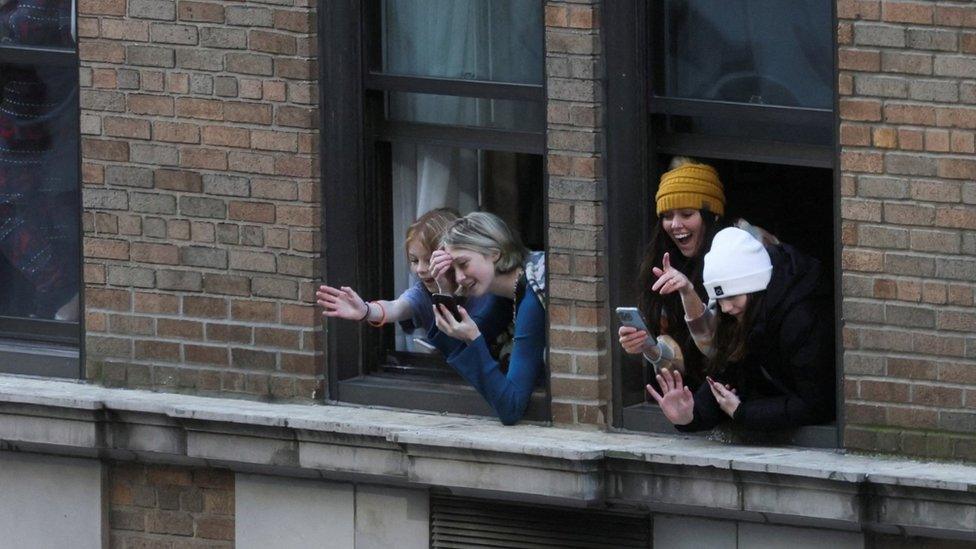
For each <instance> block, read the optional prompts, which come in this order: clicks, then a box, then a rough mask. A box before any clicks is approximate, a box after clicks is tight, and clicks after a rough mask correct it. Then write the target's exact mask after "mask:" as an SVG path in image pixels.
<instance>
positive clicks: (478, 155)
mask: <svg viewBox="0 0 976 549" xmlns="http://www.w3.org/2000/svg"><path fill="white" fill-rule="evenodd" d="M382 13H383V35H384V40H383V48H384V51H383V71H384V72H385V73H388V74H401V75H413V76H430V77H439V78H454V79H475V80H492V81H504V82H519V83H536V84H537V83H541V82H542V78H543V70H542V30H543V24H542V13H541V2H536V1H526V0H386V1H385V2H384V8H383V10H382ZM388 108H389V112H388V116H389V117H390V118H391V119H396V120H406V121H414V122H422V123H428V124H450V125H460V126H494V127H499V126H501V127H510V128H511V127H518V124H519V123H524V122H523V120H524V119H525V113H524V112H521V113H520V112H519V109H518V108H516V107H515V104H513V103H512V102H503V101H492V100H487V99H478V98H470V97H455V96H438V95H425V94H413V93H396V94H390V97H389V104H388ZM392 156H393V158H392V160H393V162H392V169H393V173H392V183H393V212H394V220H393V221H394V222H393V233H394V234H393V238H394V241H395V242H402V241H403V236H404V233H405V232H406V229H407V227H409V225H410V224H411V223H413V221H414V220H415V219H416V218H417V217H419V216H420V215H422V214H424V213H425V212H427V211H429V210H432V209H434V208H440V207H452V208H456V209H457V210H458V211H459V212H460V213H462V214H465V213H467V212H470V211H474V210H477V209H478V208H479V206H480V205H481V196H482V189H483V184H484V183H483V182H484V173H485V170H484V164H485V161H484V153H482V152H480V151H477V150H473V149H460V148H453V147H444V146H434V145H429V144H417V143H409V142H394V143H393V146H392ZM394 257H395V260H394V269H395V270H394V273H395V276H394V280H395V289H396V291H397V294H398V295H399V293H400V292H402V291H403V290H405V289H407V288H408V287H409V286H410V285H411V284H413V283H414V282H415V281H414V280H413V277H412V276H411V275H410V269H409V266H408V265H407V262H406V258H405V257H404V254H402V253H396V254H394ZM418 335H419V334H418ZM397 349H400V350H411V351H416V352H422V349H421V348H418V347H417V346H416V345H414V344H413V342H412V337H411V336H410V335H409V334H404V333H403V332H402V331H401V330H400V329H399V327H398V328H397Z"/></svg>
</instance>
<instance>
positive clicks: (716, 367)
mask: <svg viewBox="0 0 976 549" xmlns="http://www.w3.org/2000/svg"><path fill="white" fill-rule="evenodd" d="M765 300H766V290H763V291H761V292H754V293H751V294H747V296H746V310H745V313H744V314H743V315H742V321H739V320H737V319H736V318H735V317H734V316H732V315H727V314H725V313H723V312H721V311H718V328H717V330H716V332H715V351H716V352H715V356H713V357H712V359H711V360H709V361H708V364H707V365H706V366H705V373H706V374H708V375H710V376H714V375H718V374H720V373H722V371H723V370H725V367H726V366H727V365H728V363H729V362H738V361H740V360H742V359H743V358H745V356H746V354H747V353H748V352H749V346H748V343H749V334H750V333H751V332H752V327H753V326H755V324H756V317H757V316H759V311H761V310H762V308H763V302H764V301H765Z"/></svg>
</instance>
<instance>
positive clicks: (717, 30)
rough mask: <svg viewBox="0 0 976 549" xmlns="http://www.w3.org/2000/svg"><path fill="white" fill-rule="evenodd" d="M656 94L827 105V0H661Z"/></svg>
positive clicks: (830, 69)
mask: <svg viewBox="0 0 976 549" xmlns="http://www.w3.org/2000/svg"><path fill="white" fill-rule="evenodd" d="M664 21H665V25H664V55H665V59H664V62H665V74H664V83H665V86H664V90H659V91H658V92H657V93H658V94H659V95H662V92H663V95H667V96H671V97H683V98H694V99H712V100H720V101H734V102H739V103H756V104H764V105H783V106H800V107H814V108H826V109H829V108H831V107H832V106H833V76H834V74H833V47H832V45H831V31H832V23H831V7H830V1H829V0H795V1H792V2H783V1H782V0H665V2H664Z"/></svg>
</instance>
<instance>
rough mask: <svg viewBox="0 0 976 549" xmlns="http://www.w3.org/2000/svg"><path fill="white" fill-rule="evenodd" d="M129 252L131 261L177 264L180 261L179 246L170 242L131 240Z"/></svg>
mask: <svg viewBox="0 0 976 549" xmlns="http://www.w3.org/2000/svg"><path fill="white" fill-rule="evenodd" d="M131 254H132V261H136V262H140V263H156V264H165V265H177V264H179V262H180V253H179V248H177V247H176V246H173V245H172V244H154V243H151V242H133V243H132V246H131Z"/></svg>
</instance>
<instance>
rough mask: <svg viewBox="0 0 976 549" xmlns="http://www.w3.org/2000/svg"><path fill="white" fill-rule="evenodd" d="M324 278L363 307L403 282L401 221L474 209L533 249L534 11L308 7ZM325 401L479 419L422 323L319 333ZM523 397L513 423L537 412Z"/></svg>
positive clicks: (494, 4) (540, 210)
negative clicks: (314, 48)
mask: <svg viewBox="0 0 976 549" xmlns="http://www.w3.org/2000/svg"><path fill="white" fill-rule="evenodd" d="M321 17H322V20H321V25H322V27H321V30H322V32H321V33H320V36H322V37H323V44H322V46H323V48H322V49H323V58H328V59H331V60H335V61H336V62H335V63H333V62H330V63H327V64H324V65H328V66H327V67H323V71H325V73H324V74H323V75H322V82H323V86H322V92H323V95H322V104H323V107H324V108H323V128H322V135H323V139H322V141H323V143H322V147H323V148H322V158H323V181H324V182H325V185H324V189H323V193H324V196H325V207H324V228H325V243H326V244H325V248H326V280H328V281H329V282H330V283H333V284H342V285H348V286H352V287H354V288H356V289H357V290H358V291H359V292H360V294H361V295H363V297H364V298H366V299H379V298H384V299H386V298H393V297H395V296H397V295H399V294H400V293H401V292H403V291H404V290H406V289H407V288H408V287H410V286H411V285H413V284H414V283H415V282H416V280H415V278H414V277H413V276H412V275H411V274H410V270H409V266H408V264H407V260H406V255H405V253H404V249H403V241H404V235H405V232H406V229H407V227H408V226H409V225H410V224H411V223H412V222H413V221H414V220H415V219H416V218H417V217H419V216H420V215H422V214H424V213H425V212H427V211H429V210H431V209H434V208H439V207H450V208H454V209H456V210H458V211H459V212H460V213H461V214H465V213H468V212H471V211H475V210H486V211H491V212H493V213H496V214H498V215H499V216H501V217H502V218H503V219H505V221H506V222H507V223H509V225H510V226H511V227H512V228H514V229H516V230H517V231H518V232H519V234H520V235H521V237H522V239H523V241H524V242H525V244H526V245H527V246H528V247H529V248H530V249H536V250H544V249H545V225H544V215H545V207H544V203H545V200H544V199H545V194H544V188H545V187H544V169H543V166H544V163H543V156H542V155H543V153H544V151H545V119H546V115H545V91H544V87H543V81H544V69H543V59H544V54H543V31H544V24H543V12H542V2H537V1H532V2H525V1H521V0H505V1H488V0H477V1H467V2H454V1H449V0H425V1H422V2H417V1H404V0H364V1H362V2H345V3H340V4H333V5H330V6H328V7H325V8H324V9H323V10H322V15H321ZM328 332H329V361H330V365H329V372H330V392H331V398H333V399H335V400H340V401H344V402H355V403H360V404H372V405H384V406H393V407H402V408H411V409H427V410H434V411H450V412H457V413H471V414H483V415H492V412H491V410H490V408H489V407H488V405H487V404H486V403H484V402H483V400H482V399H481V398H480V397H479V396H478V395H477V393H475V392H474V390H473V389H471V388H470V387H468V386H467V384H466V383H465V382H464V381H463V380H462V379H461V378H460V376H458V375H457V374H456V373H455V372H454V370H453V369H451V368H450V367H449V366H448V365H447V364H446V362H445V361H444V360H443V358H442V357H441V356H440V355H439V354H437V353H436V352H433V353H432V352H430V351H429V350H428V348H427V347H426V346H425V345H424V344H423V341H422V340H423V337H424V335H425V334H423V333H422V332H423V330H417V331H414V332H411V331H410V330H409V329H408V327H405V326H403V325H394V324H388V325H387V326H385V327H384V328H382V329H376V328H369V327H367V326H366V325H365V324H363V325H356V324H355V323H351V322H348V321H347V322H336V323H333V324H330V326H329V330H328ZM548 416H549V414H548V397H547V395H546V391H545V390H544V389H542V388H540V390H538V391H537V392H536V395H535V396H534V397H533V400H532V403H531V404H530V406H529V409H528V411H527V413H526V419H536V420H544V419H548Z"/></svg>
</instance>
